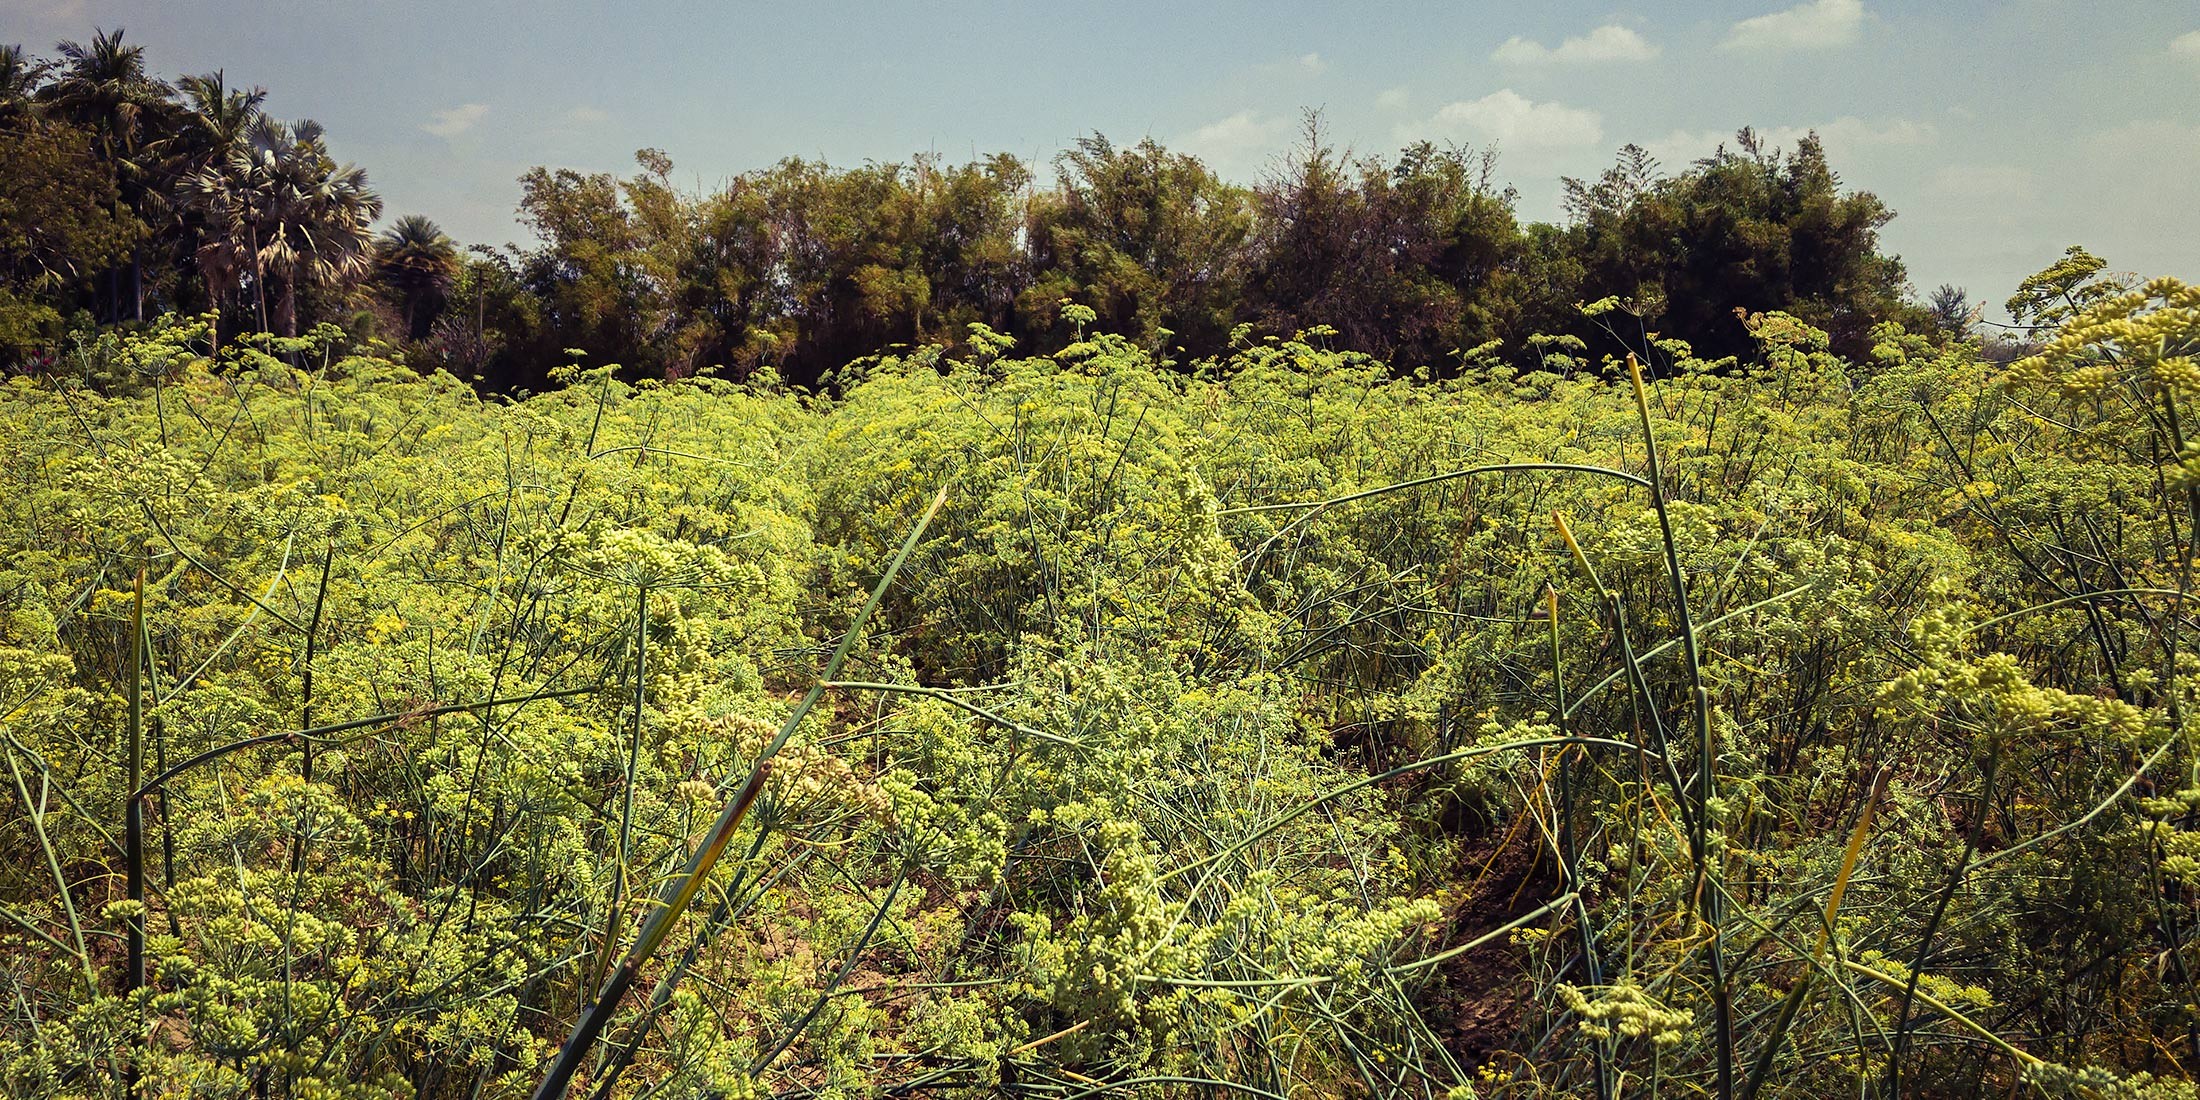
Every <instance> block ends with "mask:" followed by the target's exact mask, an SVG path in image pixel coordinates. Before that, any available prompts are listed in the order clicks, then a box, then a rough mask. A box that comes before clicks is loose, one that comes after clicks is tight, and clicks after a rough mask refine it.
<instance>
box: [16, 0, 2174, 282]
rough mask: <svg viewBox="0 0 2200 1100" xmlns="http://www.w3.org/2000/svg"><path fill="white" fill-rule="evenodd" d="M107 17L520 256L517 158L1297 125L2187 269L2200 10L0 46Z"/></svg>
mask: <svg viewBox="0 0 2200 1100" xmlns="http://www.w3.org/2000/svg"><path fill="white" fill-rule="evenodd" d="M95 25H96V26H102V27H113V26H118V25H119V26H122V27H125V28H127V30H128V35H129V40H130V41H133V42H137V43H141V44H143V45H145V46H146V47H147V48H148V51H149V57H150V60H151V62H152V65H153V67H154V68H155V69H156V70H157V71H159V72H161V73H162V74H164V75H170V76H173V75H176V74H178V73H182V72H199V71H205V70H211V69H214V68H217V67H219V68H225V69H226V70H227V71H228V74H229V76H230V78H231V80H232V82H238V83H245V84H260V85H265V86H266V87H268V88H269V89H271V90H272V92H273V95H272V96H271V98H270V100H269V107H270V109H271V110H273V111H274V112H275V113H277V114H279V115H283V116H286V117H312V118H317V119H319V120H321V121H322V122H323V123H325V124H326V125H327V126H328V127H329V130H330V136H331V140H332V144H333V145H334V146H335V148H336V151H337V153H338V155H340V156H342V157H344V158H345V159H349V160H353V161H356V162H357V163H359V164H361V165H362V166H364V167H366V168H367V170H368V172H369V174H370V176H371V178H372V179H373V181H374V182H375V184H376V186H377V187H378V188H379V189H380V191H381V192H382V194H383V196H384V198H385V199H386V200H387V203H388V206H389V209H390V211H391V213H392V214H393V215H394V214H398V213H411V212H419V213H425V214H427V215H429V216H430V217H433V218H435V219H437V220H438V221H440V222H441V223H442V224H443V225H444V227H445V228H446V229H447V230H448V231H450V232H451V233H452V234H453V235H455V236H458V237H459V238H461V239H463V240H468V241H485V242H491V243H499V242H504V241H509V240H514V239H517V238H519V237H521V235H522V231H521V230H520V228H519V227H518V225H517V224H516V223H515V221H514V219H513V216H512V211H513V206H514V204H515V203H516V201H517V199H518V187H517V185H516V183H515V182H514V181H515V178H516V177H517V176H518V175H519V174H520V173H521V172H522V171H524V170H526V169H527V168H528V167H530V166H533V165H537V164H548V165H553V166H563V167H573V168H580V169H586V170H594V171H618V172H625V171H627V170H629V169H630V168H631V167H632V164H633V161H632V154H633V151H634V150H635V149H637V148H640V147H644V146H654V147H658V148H662V149H664V150H665V151H666V152H668V153H670V154H671V155H672V157H673V160H674V161H675V163H676V164H677V165H678V173H677V175H678V177H679V178H680V179H681V180H683V181H684V182H686V183H689V184H691V185H695V186H710V185H713V184H715V183H717V182H719V181H722V180H724V179H726V178H727V177H729V176H731V175H733V174H735V173H738V172H741V171H745V170H748V169H752V168H757V167H761V166H763V165H766V164H769V163H771V162H773V161H775V160H777V159H779V158H781V157H783V156H787V155H797V154H798V155H803V156H811V157H823V158H825V159H827V160H829V161H832V162H834V163H838V164H851V163H860V162H862V161H865V160H897V159H902V158H906V157H907V156H909V155H910V154H911V153H915V152H923V151H936V152H938V153H940V154H941V155H943V156H945V157H948V158H963V157H968V156H971V155H972V154H984V153H988V152H993V151H1001V150H1005V151H1008V152H1012V153H1017V154H1019V155H1022V156H1025V157H1027V158H1033V159H1039V160H1043V159H1045V158H1047V157H1050V156H1051V155H1052V154H1053V153H1054V152H1056V151H1057V150H1059V149H1061V148H1062V147H1063V146H1065V145H1067V144H1068V143H1070V142H1071V141H1073V140H1075V138H1076V137H1078V136H1079V135H1080V134H1083V133H1088V132H1091V131H1095V130H1097V131H1100V132H1103V133H1105V134H1107V135H1108V136H1109V137H1111V138H1114V139H1117V140H1118V141H1126V140H1135V139H1136V138H1139V137H1142V136H1147V135H1151V136H1153V137H1155V138H1157V139H1160V140H1161V141H1163V142H1164V143H1166V144H1168V145H1170V146H1172V147H1176V148H1182V149H1185V150H1188V151H1191V152H1195V153H1198V154H1199V155H1201V156H1202V157H1205V158H1206V159H1207V160H1208V161H1209V162H1210V163H1211V164H1213V165H1214V166H1215V167H1216V168H1217V169H1218V170H1219V171H1221V172H1222V173H1223V174H1225V175H1227V176H1230V177H1232V178H1236V179H1240V180H1244V181H1251V180H1254V179H1256V178H1258V177H1259V175H1260V174H1261V173H1262V172H1264V171H1265V170H1266V169H1267V168H1268V167H1269V166H1270V165H1272V164H1273V163H1274V162H1275V159H1276V157H1277V155H1278V154H1279V153H1280V152H1281V151H1283V150H1284V149H1286V148H1287V147H1288V146H1289V145H1290V143H1291V141H1292V140H1293V139H1294V137H1295V136H1296V133H1297V126H1298V117H1299V114H1300V112H1301V111H1302V109H1304V108H1319V109H1320V110H1321V111H1322V112H1323V113H1324V116H1325V118H1326V119H1327V124H1328V126H1329V129H1330V131H1331V133H1332V134H1333V136H1334V138H1335V139H1336V141H1337V143H1338V144H1340V145H1344V146H1348V147H1350V148H1351V149H1353V150H1355V151H1357V152H1362V153H1390V152H1394V151H1395V150H1396V149H1397V148H1398V147H1399V146H1400V145H1401V144H1403V143H1405V142H1407V141H1411V140H1415V139H1419V138H1429V139H1434V140H1437V141H1457V142H1462V143H1466V144H1470V145H1474V146H1477V147H1480V146H1494V147H1495V148H1496V149H1497V151H1498V154H1499V169H1498V171H1499V175H1500V176H1501V177H1502V178H1503V179H1504V180H1506V181H1507V182H1510V183H1511V184H1513V185H1514V186H1516V187H1517V188H1518V189H1519V191H1520V196H1521V201H1520V209H1521V213H1522V214H1523V215H1524V216H1526V217H1531V218H1545V219H1548V218H1555V217H1556V216H1557V214H1558V194H1559V178H1560V177H1561V176H1566V175H1574V176H1586V175H1593V174H1595V173H1596V172H1597V171H1599V170H1601V169H1602V167H1603V166H1605V165H1606V164H1609V163H1610V162H1611V159H1612V156H1613V154H1614V152H1615V151H1616V150H1617V149H1618V148H1619V146H1621V145H1622V144H1624V143H1627V142H1630V141H1631V142H1636V143H1640V144H1642V145H1645V146H1648V147H1649V148H1650V149H1651V150H1652V151H1653V152H1655V153H1656V154H1657V155H1658V156H1659V157H1660V158H1661V159H1662V160H1663V161H1664V163H1665V164H1666V165H1667V166H1668V167H1674V168H1677V167H1679V166H1682V165H1685V164H1686V163H1687V161H1689V160H1690V159H1692V158H1694V157H1697V156H1701V155H1703V154H1704V153H1707V152H1709V151H1710V150H1711V148H1712V147H1713V146H1714V145H1716V144H1717V143H1718V142H1719V141H1720V140H1721V139H1723V138H1726V137H1727V136H1728V135H1730V134H1731V133H1732V132H1733V131H1734V130H1735V129H1736V128H1738V127H1740V126H1743V125H1753V126H1756V127H1757V128H1758V129H1760V130H1762V131H1766V132H1769V133H1771V134H1773V135H1775V136H1778V137H1782V138H1792V136H1793V135H1796V134H1799V133H1801V132H1803V131H1805V130H1809V129H1816V130H1818V131H1819V132H1820V134H1821V135H1822V136H1823V137H1824V138H1825V139H1826V144H1827V148H1828V150H1829V153H1830V155H1831V157H1832V160H1833V164H1834V167H1835V168H1836V169H1837V170H1838V171H1839V172H1841V174H1842V176H1843V178H1844V180H1845V181H1846V182H1847V183H1848V184H1849V185H1850V186H1853V187H1859V188H1864V189H1868V190H1871V191H1874V192H1877V193H1878V194H1879V195H1880V197H1881V198H1883V199H1885V200H1886V201H1887V202H1888V203H1889V205H1891V206H1892V207H1893V208H1894V209H1895V210H1896V211H1897V212H1898V213H1899V215H1900V216H1899V217H1898V218H1896V220H1895V221H1894V222H1893V223H1892V224H1891V225H1889V226H1888V228H1887V229H1886V231H1885V235H1884V241H1885V244H1886V245H1887V246H1888V247H1889V248H1891V249H1892V250H1893V251H1896V252H1899V253H1900V254H1901V255H1902V256H1903V258H1904V260H1905V261H1906V262H1907V263H1908V265H1909V269H1910V274H1911V279H1912V281H1913V282H1914V283H1915V284H1917V285H1918V286H1919V288H1920V289H1921V290H1929V289H1930V288H1932V287H1933V286H1935V285H1938V284H1939V283H1942V282H1953V283H1958V284H1961V285H1964V286H1966V287H1968V288H1970V290H1971V291H1972V293H1973V296H1974V297H1975V298H1984V299H1987V300H1989V301H1993V302H1998V301H1999V300H2000V299H2001V298H2003V297H2005V296H2007V294H2008V293H2009V292H2010V290H2012V289H2013V288H2014V286H2015V283H2016V281H2017V280H2018V279H2020V278H2022V277H2023V276H2024V275H2025V274H2027V273H2029V272H2031V271H2033V270H2036V269H2038V268H2040V267H2042V266H2045V264H2047V263H2048V262H2049V261H2050V260H2052V259H2053V258H2054V257H2055V256H2056V255H2057V254H2058V253H2059V252H2060V251H2061V249H2062V248H2063V247H2064V246H2065V245H2068V244H2073V243H2082V244H2085V245H2086V246H2087V247H2089V248H2091V249H2093V250H2094V251H2096V252H2098V253H2100V254H2102V255H2103V256H2105V257H2107V259H2108V260H2109V262H2110V265H2111V266H2112V267H2113V268H2115V269H2117V270H2128V271H2137V272H2142V273H2147V274H2157V273H2160V274H2176V275H2180V276H2183V277H2188V278H2190V277H2196V276H2200V4H2195V3H2194V2H2193V0H2183V2H2180V3H2166V2H2165V3H2139V2H2124V3H2118V2H2112V0H2111V2H2102V3H2094V4H2088V3H2075V2H2055V0H2008V2H2002V3H1985V2H1971V0H1964V2H1944V3H1930V4H1927V3H1896V2H1895V0H1807V2H1804V3H1801V4H1799V5H1796V4H1791V3H1789V2H1788V0H1721V2H1716V3H1695V4H1679V3H1664V2H1657V3H1640V4H1634V5H1625V6H1611V5H1608V4H1603V3H1587V4H1583V3H1564V2H1553V3H1547V4H1542V5H1495V4H1471V3H1459V2H1454V3H1443V4H1435V3H1387V4H1315V3H1302V2H1288V0H1286V2H1269V3H1211V4H1198V3H1190V2H1179V3H1148V2H1144V0H1127V2H1116V3H1083V4H1076V5H1056V4H1039V3H1013V2H1006V0H999V2H993V3H944V2H941V3H923V4H918V3H907V4H855V3H833V2H817V3H809V4H801V5H796V4H771V5H765V4H752V3H702V2H686V3H671V2H666V3H629V4H611V3H595V2H584V0H535V2H531V3H520V2H508V0H446V2H442V3H429V2H424V0H283V2H274V0H223V2H214V0H0V41H20V42H22V43H24V44H25V45H27V46H30V47H31V48H32V49H33V50H34V52H50V50H51V48H52V45H53V43H54V42H55V41H56V40H58V39H61V38H86V37H89V35H90V33H91V31H92V28H93V27H94V26H95Z"/></svg>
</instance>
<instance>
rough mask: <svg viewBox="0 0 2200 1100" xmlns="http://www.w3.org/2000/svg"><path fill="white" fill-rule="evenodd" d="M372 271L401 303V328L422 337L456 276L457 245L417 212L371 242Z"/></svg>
mask: <svg viewBox="0 0 2200 1100" xmlns="http://www.w3.org/2000/svg"><path fill="white" fill-rule="evenodd" d="M374 253H375V256H374V263H375V269H376V272H377V273H378V274H379V276H380V277H381V279H382V281H383V282H384V283H386V284H388V285H389V287H390V289H391V290H394V291H396V292H397V294H398V297H399V298H400V299H401V300H402V301H403V303H404V311H405V332H406V334H407V335H408V336H409V337H410V338H412V339H414V340H424V339H426V338H427V336H428V330H429V327H430V326H431V325H433V323H434V322H435V311H436V310H438V309H440V308H442V305H443V300H444V298H445V297H446V296H448V295H449V294H450V292H451V284H452V282H453V281H454V280H456V279H457V278H458V245H457V244H456V243H455V242H453V241H452V240H451V239H450V238H449V237H447V236H444V234H443V230H442V228H441V227H439V226H437V225H436V224H435V223H434V222H432V221H430V220H428V219H427V218H425V217H423V216H421V215H419V214H407V215H405V216H404V217H402V218H399V219H397V221H396V222H394V223H392V224H391V225H390V227H389V228H388V229H385V230H383V231H382V237H381V239H380V240H378V241H376V242H375V245H374Z"/></svg>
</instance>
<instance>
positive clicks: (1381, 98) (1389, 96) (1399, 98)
mask: <svg viewBox="0 0 2200 1100" xmlns="http://www.w3.org/2000/svg"><path fill="white" fill-rule="evenodd" d="M1412 101H1413V95H1412V93H1411V92H1408V91H1406V86H1405V85H1403V84H1400V85H1398V86H1397V87H1395V88H1385V89H1383V92H1382V94H1381V95H1378V96H1376V97H1375V105H1376V106H1377V107H1381V108H1382V109H1383V110H1386V111H1403V110H1405V109H1406V104H1408V103H1411V102H1412Z"/></svg>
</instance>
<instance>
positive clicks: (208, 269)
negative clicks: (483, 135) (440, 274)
mask: <svg viewBox="0 0 2200 1100" xmlns="http://www.w3.org/2000/svg"><path fill="white" fill-rule="evenodd" d="M181 190H182V192H183V194H184V196H185V200H186V202H188V203H189V205H190V207H191V208H192V210H193V211H194V212H196V213H197V214H198V215H199V216H200V217H201V218H203V219H204V220H205V223H206V226H207V234H206V237H205V239H204V240H203V241H202V243H201V244H200V246H199V248H198V262H199V269H200V271H201V273H202V274H203V275H204V277H205V279H206V282H207V285H208V286H209V287H218V288H221V290H222V291H223V292H227V291H229V290H233V289H240V288H241V287H242V286H243V285H245V281H246V280H249V282H250V286H251V287H252V289H253V292H254V296H255V298H256V300H257V301H258V303H259V311H260V317H261V321H262V323H263V324H265V325H267V326H268V327H269V328H271V329H272V330H273V331H274V332H275V333H276V334H278V335H282V336H294V335H296V334H297V331H298V291H299V289H300V288H301V287H303V286H307V285H321V286H326V285H333V284H337V283H341V282H344V281H345V280H348V279H351V278H354V277H356V276H358V275H359V274H361V273H362V272H364V271H365V270H366V269H367V267H368V265H369V261H370V257H371V245H372V244H373V241H374V237H373V233H372V230H371V228H370V227H371V226H372V225H373V224H374V220H375V219H376V218H378V217H380V216H381V215H382V199H381V198H380V196H378V195H376V194H375V193H374V191H373V190H372V189H371V188H369V187H368V186H367V174H366V172H364V171H362V170H361V169H359V168H358V167H356V166H353V165H349V164H338V163H337V162H336V161H335V159H334V158H332V157H330V156H329V153H328V145H327V143H326V142H325V141H324V140H323V138H322V131H321V126H320V124H319V123H317V122H313V121H310V120H306V121H300V122H297V123H293V124H290V125H285V124H283V123H281V122H278V121H276V120H274V119H271V118H267V117H265V116H260V117H257V118H255V119H253V120H252V121H251V122H250V123H249V124H248V125H247V126H246V127H245V130H244V133H243V135H242V136H241V138H240V139H239V140H238V141H237V142H236V143H235V144H234V145H232V146H231V147H230V148H229V149H228V150H227V152H226V153H225V154H224V155H222V156H221V157H219V158H217V159H216V160H214V161H213V162H212V163H210V164H208V165H207V166H206V167H204V168H202V169H200V170H198V171H196V172H193V173H192V174H191V175H189V176H188V177H186V178H185V179H184V181H183V183H182V186H181ZM270 288H272V289H273V291H274V295H275V297H274V302H273V313H272V316H271V315H270V313H269V300H268V291H269V289H270Z"/></svg>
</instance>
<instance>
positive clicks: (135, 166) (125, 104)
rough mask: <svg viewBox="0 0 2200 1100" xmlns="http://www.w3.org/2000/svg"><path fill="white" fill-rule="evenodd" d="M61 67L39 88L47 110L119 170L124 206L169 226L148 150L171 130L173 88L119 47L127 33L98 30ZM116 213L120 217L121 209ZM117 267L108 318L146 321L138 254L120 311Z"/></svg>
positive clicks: (136, 52) (69, 51)
mask: <svg viewBox="0 0 2200 1100" xmlns="http://www.w3.org/2000/svg"><path fill="white" fill-rule="evenodd" d="M59 49H60V50H61V58H62V61H61V64H60V66H59V67H58V68H57V69H56V70H55V75H54V78H53V80H52V81H50V82H48V83H47V84H46V85H45V86H44V87H42V88H40V89H39V90H38V98H39V100H40V102H41V103H42V104H43V105H44V106H45V107H46V109H47V112H48V113H49V114H51V115H52V116H54V117H56V118H59V119H60V120H62V121H64V122H68V123H70V124H72V125H75V126H78V127H81V128H83V129H85V130H87V131H89V132H90V133H91V134H92V137H93V147H94V148H95V149H96V150H97V151H98V153H99V154H100V157H101V158H102V159H104V160H106V161H107V162H108V163H110V164H113V165H114V166H115V180H116V183H117V185H118V191H119V199H118V202H119V204H120V205H121V206H127V207H128V208H129V209H130V211H131V212H132V213H133V214H136V215H137V216H138V218H139V219H140V220H141V221H145V222H147V223H157V222H159V221H162V220H164V216H163V214H162V213H161V212H160V211H158V210H155V209H154V208H155V207H158V206H160V205H161V204H162V203H163V202H164V201H165V199H166V195H165V189H164V188H162V187H160V186H158V181H157V179H156V176H157V168H158V161H159V158H158V157H157V156H154V155H151V153H152V150H151V149H150V148H149V147H150V146H152V145H154V144H156V143H157V141H158V139H159V138H160V137H161V136H163V135H164V134H166V133H168V132H169V131H170V130H171V129H172V126H171V124H172V122H173V118H172V116H173V114H174V112H175V103H174V101H173V99H172V97H173V95H174V89H172V88H170V87H169V86H168V85H167V83H166V82H164V81H160V80H156V79H154V78H153V77H152V75H151V74H149V73H147V72H146V70H145V48H144V47H143V46H125V45H123V44H122V30H121V28H119V27H118V28H116V29H115V30H113V31H100V32H97V33H96V34H94V35H93V37H92V41H91V44H90V45H84V44H82V43H78V42H63V43H61V44H60V47H59ZM116 212H117V214H119V213H120V212H121V211H120V210H119V209H118V210H117V211H116ZM120 275H121V271H120V269H117V270H116V271H113V272H110V273H109V275H108V285H107V294H108V313H109V316H111V317H113V318H115V319H117V320H120V319H122V318H123V317H124V316H125V315H127V316H128V317H129V318H130V319H132V320H142V319H143V318H144V313H145V257H144V253H143V252H142V251H137V252H133V253H132V254H131V257H130V265H129V277H130V286H129V298H130V302H129V308H128V310H127V311H125V310H123V308H122V306H121V301H120V299H121V297H122V292H121V288H120V287H119V286H118V285H117V284H118V282H119V277H120Z"/></svg>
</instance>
